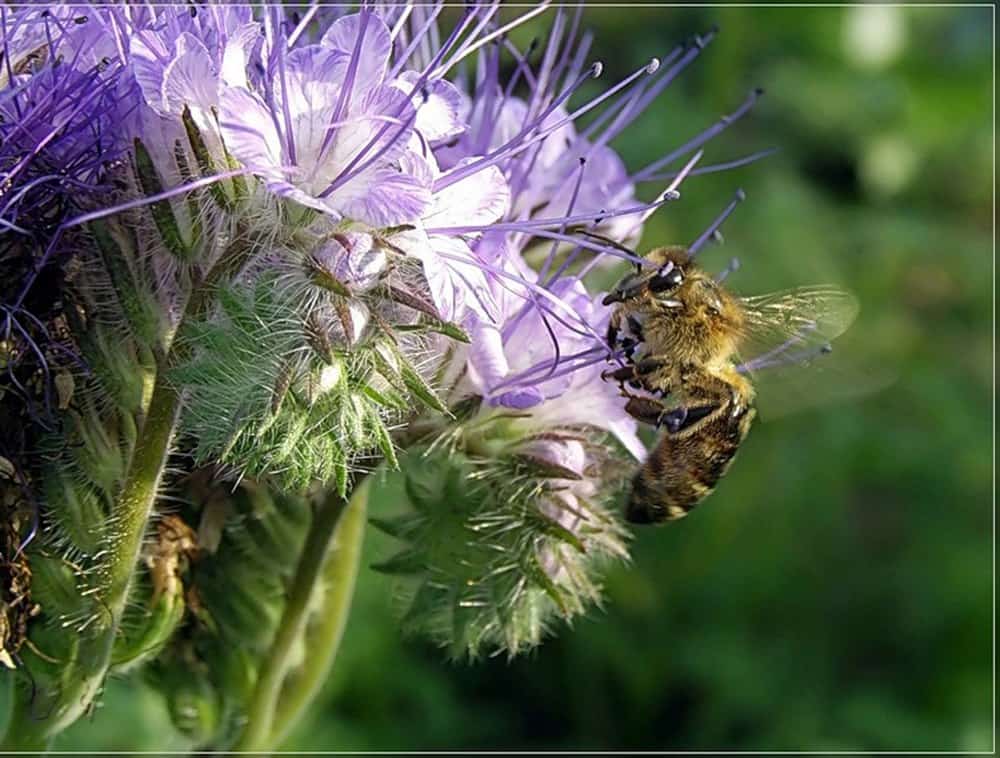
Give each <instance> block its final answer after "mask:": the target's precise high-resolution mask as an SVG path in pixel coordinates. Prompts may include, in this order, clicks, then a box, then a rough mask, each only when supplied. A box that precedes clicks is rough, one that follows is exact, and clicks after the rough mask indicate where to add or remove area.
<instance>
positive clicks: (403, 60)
mask: <svg viewBox="0 0 1000 758" xmlns="http://www.w3.org/2000/svg"><path fill="white" fill-rule="evenodd" d="M443 8H444V6H443V5H438V6H437V7H436V8H434V10H433V11H432V12H431V14H430V16H429V17H428V18H427V22H426V23H425V24H424V25H423V26H422V27H421V28H420V30H419V31H418V32H417V33H416V34H414V35H413V39H412V40H411V41H410V44H409V45H407V46H406V48H405V49H404V50H403V52H402V53H401V54H400V55H399V58H398V60H397V61H396V65H395V66H393V67H392V70H391V71H390V72H389V78H390V79H395V78H396V77H397V76H399V74H400V73H401V72H402V70H403V68H404V66H405V65H406V64H407V63H408V62H409V60H410V57H411V56H412V55H413V52H414V50H416V48H417V45H419V44H420V43H421V41H423V39H424V38H425V36H426V34H427V31H428V30H429V29H430V27H431V25H432V24H434V23H435V22H436V21H437V17H438V16H439V15H440V14H441V11H442V9H443ZM472 12H473V13H475V12H476V11H475V10H473V11H472ZM404 18H405V16H404ZM397 26H398V24H397ZM422 68H426V67H422Z"/></svg>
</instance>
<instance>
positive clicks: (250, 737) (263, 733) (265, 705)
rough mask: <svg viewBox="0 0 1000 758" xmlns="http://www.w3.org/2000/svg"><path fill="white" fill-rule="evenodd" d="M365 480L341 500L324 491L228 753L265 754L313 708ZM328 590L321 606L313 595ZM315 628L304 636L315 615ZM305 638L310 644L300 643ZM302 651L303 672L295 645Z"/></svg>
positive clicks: (354, 546) (341, 605)
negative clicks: (305, 647) (244, 717)
mask: <svg viewBox="0 0 1000 758" xmlns="http://www.w3.org/2000/svg"><path fill="white" fill-rule="evenodd" d="M368 488H369V483H368V481H367V480H366V481H364V482H362V483H361V484H360V485H358V486H357V487H356V488H355V490H354V492H353V494H352V495H351V499H350V502H349V503H348V502H346V501H345V500H344V499H343V498H341V497H340V496H339V495H338V494H337V493H336V492H330V493H329V494H328V495H327V497H326V498H325V500H324V501H323V502H322V504H321V505H320V506H319V508H318V509H317V511H316V515H315V517H314V520H313V523H312V524H311V525H310V527H309V536H308V537H307V538H306V544H305V546H304V547H303V549H302V555H301V556H300V558H299V563H298V566H297V567H296V570H295V576H294V578H293V579H292V584H291V587H290V589H289V593H288V601H287V604H286V606H285V611H284V613H283V615H282V618H281V622H280V624H279V626H278V631H277V632H276V634H275V637H274V642H273V643H272V644H271V649H270V650H269V651H268V654H267V657H266V658H265V659H264V662H263V667H262V669H261V671H260V675H259V677H258V679H257V684H256V686H255V688H254V691H253V693H252V695H251V697H250V702H249V705H248V708H247V721H246V724H245V726H244V728H243V732H242V733H241V734H240V735H239V737H238V738H237V739H236V742H235V744H234V745H233V747H232V749H233V750H268V749H270V748H272V747H274V746H275V745H276V744H277V743H278V742H279V741H280V740H281V739H283V738H284V737H285V736H286V735H287V734H288V732H289V731H290V730H291V728H292V726H294V724H295V723H296V721H297V720H298V718H299V717H300V716H301V715H302V713H303V712H304V711H305V708H306V707H307V706H308V705H309V703H310V702H312V699H313V697H314V696H315V695H316V692H317V691H318V690H319V688H320V686H321V685H322V683H323V681H324V680H325V679H326V676H327V673H328V671H329V669H330V667H331V666H332V664H333V661H334V659H335V658H336V655H337V650H338V648H339V646H340V640H341V638H342V636H343V633H344V627H345V626H346V624H347V618H348V615H349V612H350V607H351V600H352V598H353V595H354V584H355V579H356V578H357V572H358V564H359V562H360V556H361V542H362V537H363V535H364V526H365V512H366V509H367V501H368ZM323 584H327V585H328V588H322V590H325V594H324V595H323V596H322V605H321V607H317V604H316V596H317V589H320V587H321V585H323ZM315 611H318V613H316V615H317V616H318V619H319V623H318V624H317V625H316V626H315V627H314V628H312V629H309V630H308V635H307V626H308V622H309V621H310V617H311V616H312V615H313V612H315ZM306 636H308V640H304V637H306ZM303 642H305V643H306V644H307V645H308V655H307V657H306V662H305V664H304V665H303V666H302V667H301V669H299V670H297V671H295V672H292V667H293V665H294V664H295V663H296V662H297V661H298V660H299V656H298V655H297V653H298V652H299V651H300V650H301V648H300V645H301V644H303Z"/></svg>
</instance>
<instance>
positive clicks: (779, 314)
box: [740, 285, 859, 368]
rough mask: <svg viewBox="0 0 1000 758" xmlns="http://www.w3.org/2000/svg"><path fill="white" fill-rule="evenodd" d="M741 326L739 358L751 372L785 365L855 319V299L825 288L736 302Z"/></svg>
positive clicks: (856, 301) (817, 346) (816, 347)
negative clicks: (742, 315) (742, 314)
mask: <svg viewBox="0 0 1000 758" xmlns="http://www.w3.org/2000/svg"><path fill="white" fill-rule="evenodd" d="M742 303H743V307H744V310H745V313H746V326H745V331H744V334H743V339H742V344H741V348H740V353H741V354H742V356H743V358H744V360H747V361H748V362H750V363H751V364H752V365H754V366H755V367H756V368H764V367H765V366H768V365H770V364H771V363H774V362H777V364H778V365H783V364H786V363H789V358H790V357H791V356H794V355H796V354H802V353H804V352H805V353H808V352H810V351H811V350H813V351H815V350H816V349H820V348H823V347H825V346H827V345H828V344H829V343H830V342H832V341H833V340H834V339H836V338H837V337H839V336H840V335H841V334H843V333H844V332H845V331H847V327H849V326H850V325H851V323H852V322H853V321H854V319H855V318H857V315H858V310H859V306H858V300H857V298H856V297H854V295H852V294H851V293H850V292H847V291H846V290H843V289H840V288H839V287H834V286H830V285H820V286H816V287H800V288H798V289H793V290H785V291H783V292H773V293H770V294H767V295H759V296H757V297H746V298H743V299H742Z"/></svg>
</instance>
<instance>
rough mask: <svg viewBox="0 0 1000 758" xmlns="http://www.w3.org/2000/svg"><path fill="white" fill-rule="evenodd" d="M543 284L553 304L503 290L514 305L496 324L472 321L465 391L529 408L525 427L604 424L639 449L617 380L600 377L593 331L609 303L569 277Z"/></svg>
mask: <svg viewBox="0 0 1000 758" xmlns="http://www.w3.org/2000/svg"><path fill="white" fill-rule="evenodd" d="M550 291H551V294H552V297H553V298H557V299H558V302H559V303H561V306H560V307H552V306H550V307H548V308H545V307H538V306H536V305H534V304H533V303H532V302H531V300H529V299H518V298H508V299H507V303H508V305H509V306H513V310H511V311H509V312H508V313H507V314H506V317H505V318H504V319H503V320H502V321H501V322H500V323H499V324H490V323H486V322H483V321H479V322H477V323H476V325H475V327H474V328H473V331H472V335H471V336H472V344H471V346H470V347H469V349H468V354H467V356H466V365H467V369H468V374H467V379H466V381H467V382H468V391H474V392H476V393H478V394H481V395H482V396H483V398H484V399H485V401H486V402H487V404H488V405H491V406H504V407H508V408H513V409H517V410H522V411H528V412H530V421H529V422H526V423H528V424H529V425H530V426H532V427H537V428H541V429H544V428H553V429H554V428H563V427H574V426H589V427H592V428H595V429H603V430H605V431H607V432H610V433H611V434H613V435H614V436H615V437H617V438H618V440H619V441H620V442H621V443H622V444H623V445H624V446H625V448H626V449H627V450H628V451H629V452H630V453H632V454H633V455H635V456H636V457H642V455H643V451H644V448H643V445H642V443H641V442H640V440H639V438H638V436H637V434H636V429H637V425H636V422H635V419H633V418H632V417H631V416H629V415H627V414H626V413H625V412H624V410H623V404H622V400H621V397H620V396H619V394H618V390H617V388H616V387H614V386H613V385H612V384H609V383H608V382H605V381H603V380H602V379H601V372H602V371H603V369H604V368H605V363H604V356H605V354H606V350H605V348H604V347H603V345H601V344H600V341H599V337H598V335H600V334H603V332H604V331H605V330H606V329H607V320H608V311H607V309H606V308H603V307H602V306H601V305H600V300H601V297H600V295H590V294H589V293H588V292H587V290H586V288H585V287H584V285H583V282H581V281H580V280H579V279H576V278H573V277H565V278H563V279H560V280H559V281H558V282H556V283H555V284H554V285H553V286H552V287H551V288H550ZM526 297H528V295H526Z"/></svg>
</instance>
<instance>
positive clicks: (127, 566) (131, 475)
mask: <svg viewBox="0 0 1000 758" xmlns="http://www.w3.org/2000/svg"><path fill="white" fill-rule="evenodd" d="M164 373H165V372H164V370H163V368H162V367H161V368H160V370H159V371H158V372H157V377H156V383H155V384H154V385H153V394H152V397H151V398H150V401H149V408H148V410H147V413H146V422H145V423H144V424H143V426H142V432H141V433H140V435H139V439H138V441H137V442H136V446H135V451H134V453H133V454H132V460H131V462H130V463H129V468H128V473H127V474H126V476H125V484H124V486H123V487H122V491H121V495H119V498H118V502H117V504H116V508H115V513H116V515H117V522H116V530H115V532H116V533H115V540H114V546H115V549H114V550H112V551H111V553H110V555H109V556H108V561H107V563H105V564H104V565H103V566H102V569H101V573H102V575H103V581H102V583H101V591H100V593H99V595H98V597H100V598H101V599H102V600H103V602H104V604H105V606H106V607H107V608H108V609H109V610H110V612H111V619H112V621H111V623H112V626H113V627H114V628H117V627H118V623H119V622H120V621H121V616H122V613H124V611H125V605H126V602H127V600H128V593H129V589H130V588H131V586H132V578H133V576H134V575H135V566H136V563H138V561H139V553H140V552H141V550H142V541H143V538H144V537H145V535H146V525H147V524H148V523H149V519H150V516H151V515H152V512H153V504H154V503H155V502H156V492H157V490H158V489H159V486H160V479H161V478H162V476H163V468H164V466H165V464H166V462H167V453H168V451H169V449H170V440H171V439H172V438H173V434H174V429H175V427H176V425H177V416H178V412H179V410H180V400H181V398H180V393H178V391H177V390H176V389H175V388H174V387H172V386H171V385H170V384H169V383H168V382H167V380H166V378H165V377H164Z"/></svg>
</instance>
